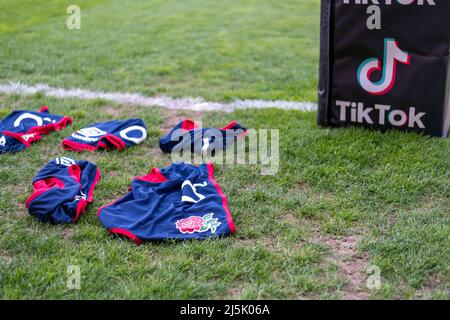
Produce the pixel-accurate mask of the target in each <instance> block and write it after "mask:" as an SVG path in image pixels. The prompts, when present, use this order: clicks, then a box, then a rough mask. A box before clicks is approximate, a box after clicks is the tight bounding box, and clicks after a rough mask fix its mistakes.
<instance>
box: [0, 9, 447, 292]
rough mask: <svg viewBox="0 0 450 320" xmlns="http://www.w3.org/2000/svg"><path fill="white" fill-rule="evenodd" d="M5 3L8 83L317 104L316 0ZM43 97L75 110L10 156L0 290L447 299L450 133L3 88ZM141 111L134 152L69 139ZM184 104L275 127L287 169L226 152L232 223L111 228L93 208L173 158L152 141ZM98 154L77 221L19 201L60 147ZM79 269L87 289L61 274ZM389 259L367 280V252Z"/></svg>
mask: <svg viewBox="0 0 450 320" xmlns="http://www.w3.org/2000/svg"><path fill="white" fill-rule="evenodd" d="M69 4H72V3H71V1H63V0H58V1H57V0H52V1H45V2H44V1H42V2H41V1H39V4H38V3H37V1H31V0H17V1H15V2H13V3H11V2H10V1H5V0H0V41H1V44H2V45H1V47H0V82H1V83H6V82H8V81H21V82H24V83H27V84H36V83H47V84H50V85H52V86H60V87H65V88H72V87H81V88H86V89H93V90H105V91H124V92H140V93H143V94H146V95H154V94H165V95H169V96H174V97H184V96H202V97H205V98H207V99H212V100H217V101H228V100H230V99H233V98H261V99H279V98H280V99H286V100H306V101H315V100H316V94H315V92H316V85H317V63H318V52H319V50H318V43H319V35H318V32H319V24H318V23H319V1H317V0H302V1H298V0H284V1H274V0H264V1H256V0H243V1H221V2H218V1H206V0H185V1H176V0H166V1H162V0H154V1H145V0H133V1H131V0H127V1H113V0H96V1H78V4H79V5H80V7H81V10H82V28H81V30H80V31H69V30H67V28H66V26H65V22H66V18H67V16H68V15H67V14H66V12H65V11H66V7H67V6H68V5H69ZM43 104H46V105H48V106H49V107H50V110H51V111H52V112H54V113H58V114H65V115H69V116H71V117H73V118H74V126H73V127H68V128H67V129H65V130H64V131H61V132H57V133H53V134H51V135H49V136H46V137H44V139H43V140H42V141H40V142H38V143H36V144H34V145H33V146H32V148H30V149H28V150H26V151H24V152H21V153H19V154H15V155H2V156H0V181H1V184H2V186H1V187H0V298H3V299H29V298H30V299H188V298H190V299H225V298H231V299H243V298H246V299H262V298H268V299H304V298H325V299H341V298H355V299H366V298H375V299H412V298H419V299H438V298H444V299H449V298H450V270H449V261H450V242H449V234H450V215H449V211H450V210H449V208H450V161H449V156H450V140H449V139H437V138H429V137H425V136H421V135H417V134H411V133H406V134H405V133H400V132H388V133H386V134H382V133H379V132H373V131H369V130H364V129H355V128H350V129H345V130H344V129H323V128H319V127H318V126H317V125H316V121H315V117H316V114H315V113H313V112H299V111H281V110H277V109H266V110H258V111H255V110H242V111H236V112H234V113H231V114H230V113H221V112H189V111H168V110H166V109H162V108H158V107H139V106H131V105H117V104H113V103H109V102H107V101H102V100H94V101H83V100H77V99H65V100H59V99H55V98H48V97H45V96H43V95H42V94H40V93H38V94H36V95H34V96H27V97H25V96H20V95H17V94H13V95H5V94H0V118H3V117H4V116H6V115H7V114H8V113H9V112H10V111H11V110H14V109H23V108H26V109H36V108H39V107H40V106H41V105H43ZM131 115H132V116H133V117H142V118H143V119H144V120H145V122H146V124H147V126H148V128H149V139H148V140H146V141H145V142H144V143H143V144H142V145H140V146H138V147H135V148H132V149H128V150H125V151H123V152H118V151H112V152H98V153H82V154H77V153H70V152H64V151H63V150H62V148H61V147H60V142H61V140H62V138H64V137H65V136H67V135H69V134H70V133H71V132H72V131H74V130H75V129H79V128H82V127H84V126H86V125H89V124H91V123H93V122H99V121H106V120H110V119H116V118H127V117H129V116H131ZM183 117H191V118H194V119H196V120H202V121H203V124H204V125H207V126H223V125H224V124H225V123H227V121H230V120H234V119H237V120H239V121H240V122H241V123H242V124H243V125H245V126H246V127H248V128H256V129H258V128H277V129H279V130H280V157H281V159H280V170H279V172H278V174H277V175H276V176H261V175H260V170H259V169H260V168H259V166H250V165H248V166H242V165H241V166H227V165H221V166H217V173H216V180H217V181H218V182H219V183H220V184H221V186H222V188H223V190H224V192H225V193H226V194H227V196H228V198H229V203H230V210H231V212H232V214H233V218H234V220H235V223H236V226H237V233H236V235H234V236H232V237H228V238H224V239H215V240H210V241H203V242H197V241H189V242H184V243H177V242H163V243H153V244H152V243H148V244H145V245H142V246H136V245H134V244H133V243H131V242H129V241H126V240H123V239H119V238H117V237H113V236H110V235H109V234H108V233H107V232H106V230H105V229H104V228H103V227H102V225H101V224H100V222H99V221H98V219H97V216H96V212H97V209H98V208H99V207H100V206H101V205H103V204H105V203H108V202H110V201H112V200H114V199H116V198H117V197H119V196H121V195H123V194H124V193H125V192H126V190H127V188H128V186H129V183H130V180H131V178H132V177H134V176H136V175H143V174H145V173H147V172H148V171H149V170H150V169H151V168H152V167H153V166H166V165H169V164H170V162H171V160H170V157H169V156H167V155H164V154H162V153H161V152H160V151H159V147H158V138H159V137H160V136H161V135H162V134H163V132H164V130H167V128H169V126H170V125H172V124H174V122H177V120H179V119H181V118H183ZM58 156H70V157H74V158H78V159H80V158H83V159H86V160H91V161H94V162H95V163H96V164H97V165H98V166H99V167H100V169H101V171H102V175H103V178H102V180H101V182H100V184H99V185H98V187H97V189H96V192H95V200H94V202H93V203H92V205H91V206H90V207H89V208H88V210H87V212H86V214H85V215H84V216H83V217H81V218H80V220H79V221H78V222H77V223H76V224H73V225H68V226H51V225H44V224H40V223H38V222H35V221H34V220H33V219H32V218H31V217H30V216H29V215H28V213H27V211H26V209H25V206H24V202H25V200H26V198H27V197H28V195H29V194H30V193H31V191H32V186H31V181H32V179H33V177H34V175H35V174H36V173H37V171H38V170H39V169H40V168H41V167H42V166H44V165H45V164H46V163H47V162H48V161H49V160H50V159H52V158H54V157H58ZM69 265H79V266H80V268H81V274H82V278H81V289H80V290H69V289H68V288H67V286H66V281H67V277H68V275H67V272H66V270H67V267H68V266H69ZM373 265H375V266H377V267H379V268H380V271H381V274H380V275H381V288H380V289H379V290H370V289H368V288H367V285H366V282H367V280H368V279H369V276H370V275H369V274H367V273H366V268H367V267H368V266H373Z"/></svg>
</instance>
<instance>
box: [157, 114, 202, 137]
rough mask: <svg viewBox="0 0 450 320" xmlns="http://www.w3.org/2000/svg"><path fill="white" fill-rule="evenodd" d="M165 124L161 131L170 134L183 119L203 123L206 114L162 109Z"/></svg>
mask: <svg viewBox="0 0 450 320" xmlns="http://www.w3.org/2000/svg"><path fill="white" fill-rule="evenodd" d="M161 113H162V116H163V118H164V122H163V123H162V124H161V130H162V131H163V132H169V131H170V130H172V128H173V127H174V126H175V125H177V124H178V123H179V122H180V121H181V120H183V119H191V120H194V121H201V120H202V119H203V115H204V112H199V111H188V110H171V109H161Z"/></svg>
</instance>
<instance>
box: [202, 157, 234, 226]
mask: <svg viewBox="0 0 450 320" xmlns="http://www.w3.org/2000/svg"><path fill="white" fill-rule="evenodd" d="M206 166H207V168H208V178H209V180H210V181H211V183H212V184H213V185H214V187H215V188H216V189H217V192H218V193H219V195H220V196H221V197H222V205H223V209H224V210H225V213H226V215H227V221H228V226H229V227H230V230H231V233H233V234H234V233H236V225H235V224H234V222H233V218H232V216H231V212H230V209H229V207H228V199H227V197H226V195H225V194H224V193H223V191H222V189H221V188H220V185H219V184H218V183H217V181H216V180H214V165H213V164H212V163H211V162H208V163H207V164H206Z"/></svg>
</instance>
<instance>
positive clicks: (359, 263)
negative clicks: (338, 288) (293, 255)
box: [322, 235, 369, 300]
mask: <svg viewBox="0 0 450 320" xmlns="http://www.w3.org/2000/svg"><path fill="white" fill-rule="evenodd" d="M359 241H360V236H357V235H351V236H343V237H329V238H324V239H322V242H323V243H325V244H326V245H327V246H329V247H330V249H331V253H332V255H331V257H330V258H329V260H332V261H333V262H335V263H336V264H337V265H338V267H339V269H340V270H341V271H342V273H343V275H344V277H345V279H346V285H345V286H344V288H343V292H342V293H343V295H344V298H345V299H351V300H363V299H368V298H369V293H368V292H367V290H366V289H365V287H364V285H365V283H366V280H367V277H366V275H365V270H366V268H367V265H368V263H369V257H368V255H367V254H361V253H359V252H358V243H359Z"/></svg>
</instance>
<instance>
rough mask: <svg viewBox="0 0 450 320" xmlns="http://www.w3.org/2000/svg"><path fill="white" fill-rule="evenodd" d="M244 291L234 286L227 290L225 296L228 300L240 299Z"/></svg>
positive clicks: (239, 286)
mask: <svg viewBox="0 0 450 320" xmlns="http://www.w3.org/2000/svg"><path fill="white" fill-rule="evenodd" d="M244 290H245V288H244V286H242V285H239V284H234V285H233V286H231V287H230V288H229V289H228V291H227V295H228V297H230V299H240V298H241V297H242V294H243V293H244Z"/></svg>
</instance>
